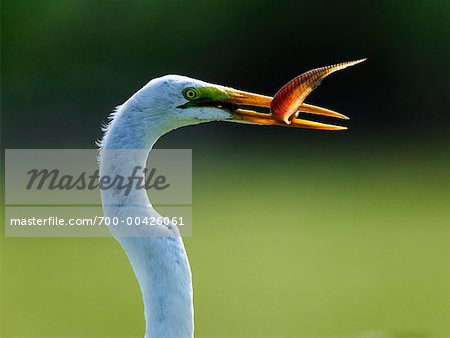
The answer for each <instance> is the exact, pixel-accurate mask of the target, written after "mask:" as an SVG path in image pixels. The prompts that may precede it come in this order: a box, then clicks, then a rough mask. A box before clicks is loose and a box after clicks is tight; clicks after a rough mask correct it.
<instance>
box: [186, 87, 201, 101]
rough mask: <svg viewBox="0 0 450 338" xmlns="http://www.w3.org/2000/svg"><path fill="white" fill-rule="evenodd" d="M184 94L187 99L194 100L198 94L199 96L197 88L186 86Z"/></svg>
mask: <svg viewBox="0 0 450 338" xmlns="http://www.w3.org/2000/svg"><path fill="white" fill-rule="evenodd" d="M183 96H184V97H185V98H186V99H187V100H193V99H195V98H197V96H198V92H197V89H195V88H186V89H184V90H183Z"/></svg>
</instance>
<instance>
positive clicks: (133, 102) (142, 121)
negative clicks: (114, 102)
mask: <svg viewBox="0 0 450 338" xmlns="http://www.w3.org/2000/svg"><path fill="white" fill-rule="evenodd" d="M355 63H357V62H350V63H344V64H339V65H336V66H330V67H323V68H318V69H316V70H312V71H310V72H307V73H305V74H307V75H305V74H303V75H301V76H300V77H297V78H295V79H294V80H292V81H291V82H290V83H288V84H287V85H286V86H285V87H283V89H282V90H280V92H279V95H278V94H277V96H276V97H275V99H274V103H273V104H272V111H274V114H273V115H271V114H264V113H258V112H255V111H252V110H247V109H243V108H242V107H249V106H253V107H270V106H271V103H272V98H271V97H268V96H263V95H259V94H253V93H248V92H243V91H239V90H235V89H232V88H228V87H223V86H219V85H214V84H210V83H206V82H203V81H199V80H195V79H191V78H188V77H184V76H178V75H167V76H163V77H160V78H157V79H153V80H151V81H150V82H149V83H147V85H145V86H144V87H143V88H142V89H140V90H139V91H138V92H136V93H135V94H134V95H133V96H132V97H131V98H130V99H128V100H127V101H126V102H125V103H124V104H123V105H122V106H120V107H119V108H118V109H117V110H116V112H115V113H113V115H112V116H111V121H110V123H109V124H108V125H107V126H106V127H105V128H104V131H105V134H104V137H103V139H102V141H101V142H100V147H101V151H100V155H99V162H100V176H105V175H108V176H111V175H122V176H123V177H127V176H129V173H130V172H132V171H133V168H135V167H136V166H140V167H142V168H144V167H145V166H146V161H147V157H148V155H149V153H150V151H151V149H152V146H153V145H154V143H155V142H156V141H157V140H158V138H159V137H161V136H162V135H164V134H166V133H168V132H169V131H171V130H173V129H176V128H179V127H182V126H187V125H194V124H198V123H203V122H211V121H233V122H242V123H249V124H262V125H282V126H289V127H300V128H310V129H322V130H342V129H346V128H344V127H340V126H335V125H329V124H323V123H318V122H312V121H307V120H302V119H298V118H296V117H297V115H298V112H307V113H313V114H319V115H327V116H334V117H338V118H346V117H345V116H344V115H341V114H338V113H336V112H333V111H331V110H328V109H324V108H320V107H316V106H312V105H307V104H305V103H303V100H304V98H305V97H306V95H307V94H309V92H311V91H312V90H313V89H314V88H315V87H316V86H317V85H318V84H319V83H320V81H321V80H322V78H324V77H325V76H326V75H328V74H330V73H331V72H332V71H335V70H339V69H343V68H345V67H347V66H349V65H353V64H355ZM308 74H309V75H308ZM302 76H303V77H302ZM277 102H278V103H277ZM290 102H294V105H295V106H294V108H293V107H292V104H291V105H290V104H289V103H290ZM283 107H286V108H285V109H284V108H283ZM288 115H289V116H288ZM120 149H124V151H115V150H120ZM135 150H137V151H135ZM102 203H103V209H104V213H105V216H107V217H110V218H112V217H119V218H121V219H124V218H125V217H128V216H132V217H133V218H134V217H142V218H144V217H159V216H160V215H159V214H158V213H157V211H156V210H155V209H154V208H153V207H152V205H151V203H150V200H149V198H148V196H147V194H146V191H145V190H132V191H131V192H129V194H124V193H123V191H120V190H118V189H108V190H102ZM110 230H111V231H112V233H113V234H114V235H115V237H116V239H117V240H118V241H119V243H120V244H121V246H122V247H123V249H124V250H125V252H126V254H127V256H128V258H129V261H130V263H131V265H132V266H133V270H134V272H135V275H136V277H137V280H138V282H139V285H140V288H141V292H142V297H143V302H144V312H145V321H146V332H145V337H152V338H176V337H180V338H188V337H193V333H194V318H193V314H194V309H193V299H192V297H193V291H192V280H191V271H190V267H189V262H188V258H187V255H186V251H185V248H184V245H183V241H182V238H181V236H180V234H179V230H178V228H177V227H176V226H175V225H173V224H170V225H169V226H164V225H162V226H157V227H156V229H155V228H152V229H150V228H149V227H141V228H139V229H138V230H137V231H139V232H140V233H139V234H138V236H123V235H120V234H119V233H118V230H117V228H114V227H110Z"/></svg>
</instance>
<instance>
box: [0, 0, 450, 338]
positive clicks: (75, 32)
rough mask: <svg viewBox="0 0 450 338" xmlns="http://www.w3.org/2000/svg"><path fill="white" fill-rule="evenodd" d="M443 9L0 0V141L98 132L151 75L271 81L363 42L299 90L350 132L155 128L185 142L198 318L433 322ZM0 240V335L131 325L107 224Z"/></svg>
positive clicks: (445, 218)
mask: <svg viewBox="0 0 450 338" xmlns="http://www.w3.org/2000/svg"><path fill="white" fill-rule="evenodd" d="M449 22H450V2H449V1H333V0H328V1H318V0H302V1H280V0H278V1H235V0H231V1H230V0H229V1H211V0H210V1H198V0H194V1H181V0H180V1H175V0H169V1H42V0H34V1H31V0H30V1H22V0H14V1H12V0H10V1H1V110H2V120H1V129H2V146H3V148H95V141H96V140H97V139H99V138H100V137H101V130H100V126H101V123H102V122H103V121H105V120H106V117H107V115H108V114H109V113H110V112H111V111H112V110H113V109H114V107H115V106H117V105H119V104H121V103H123V102H124V101H125V100H126V99H127V98H128V97H130V96H131V95H132V94H133V93H134V92H135V91H137V90H138V89H139V88H140V87H142V86H143V85H144V84H145V83H147V82H148V81H149V80H150V79H152V78H154V77H158V76H161V75H165V74H182V75H186V76H190V77H193V78H198V79H201V80H204V81H208V82H212V83H217V84H222V85H226V86H231V87H234V88H237V89H242V90H247V91H252V92H257V93H261V94H266V95H273V94H274V93H275V92H276V91H277V90H278V89H279V88H280V87H281V86H282V85H283V84H284V83H286V82H287V81H288V80H290V79H291V78H292V77H294V76H296V75H298V74H300V73H302V72H304V71H306V70H309V69H311V68H315V67H318V66H324V65H328V64H333V63H338V62H342V61H349V60H354V59H359V58H362V57H367V58H368V60H367V61H366V62H365V63H363V64H360V65H357V66H355V67H352V68H349V69H346V70H344V71H342V72H338V73H336V74H333V75H332V76H330V78H327V79H326V80H325V81H323V83H322V85H321V86H320V87H319V88H318V89H317V90H316V91H314V92H313V93H312V94H311V95H310V96H309V97H308V99H307V102H308V103H312V104H317V105H320V106H323V107H327V108H331V109H334V110H336V111H338V112H341V113H343V114H346V115H348V116H350V117H351V120H350V121H344V122H343V123H345V124H346V125H347V126H348V127H349V130H347V131H344V132H321V131H308V130H300V129H289V128H280V127H267V126H266V127H257V126H248V125H241V124H232V123H226V122H221V123H210V124H203V125H198V126H192V127H188V128H182V129H179V130H176V131H174V132H172V133H170V134H169V135H167V136H164V137H163V138H162V139H161V140H160V141H159V142H158V144H157V147H161V148H191V149H193V213H194V224H193V232H194V235H193V236H192V237H190V238H186V239H185V243H186V247H187V251H188V254H189V257H190V261H191V265H192V270H193V278H194V289H195V311H196V336H197V337H219V336H220V337H225V336H227V337H239V336H241V337H242V336H247V337H253V336H267V337H288V336H289V337H330V336H333V337H336V336H339V337H370V338H386V337H409V338H411V337H448V336H450V324H449V323H450V322H449V321H448V318H449V314H450V294H449V292H448V286H449V285H450V274H449V269H448V267H449V265H450V251H449V250H450V247H449V245H448V244H449V239H450V233H449V229H450V227H449V224H450V214H449V205H450V194H449V191H450V175H449V170H448V168H449V164H450V163H449V156H448V155H449V150H450V149H449V148H450V147H449V145H450V142H449V141H450V133H449V122H450V114H449V104H450V95H449V93H448V88H449V86H448V81H449V75H450V74H449V73H450V61H449V60H450V43H449V37H450V34H449V33H450V28H449V27H450V25H449ZM315 119H317V117H315ZM325 121H327V122H335V121H333V120H331V119H330V120H325ZM339 122H341V121H339ZM0 244H1V253H2V259H1V262H2V266H1V267H2V273H1V280H0V281H1V296H2V297H1V324H2V325H1V327H2V328H1V331H0V335H2V336H5V337H12V336H23V337H34V336H41V337H46V336H53V337H54V336H59V337H61V336H89V337H94V336H133V337H134V336H136V337H137V336H142V335H143V327H144V326H143V316H142V304H141V300H140V295H139V288H138V285H137V282H136V281H135V279H134V276H133V274H132V271H131V268H130V266H129V264H128V262H127V260H126V257H125V255H124V254H123V252H122V251H121V249H120V247H119V246H118V244H117V243H116V242H115V241H114V240H113V239H110V238H107V239H104V238H103V239H102V238H6V237H3V238H2V240H1V241H0Z"/></svg>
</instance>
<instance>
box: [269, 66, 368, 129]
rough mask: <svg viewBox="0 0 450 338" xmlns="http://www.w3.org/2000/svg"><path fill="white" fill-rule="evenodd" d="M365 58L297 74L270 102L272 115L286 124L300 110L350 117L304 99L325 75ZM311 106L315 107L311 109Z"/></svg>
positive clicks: (291, 120)
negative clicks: (311, 104) (316, 105)
mask: <svg viewBox="0 0 450 338" xmlns="http://www.w3.org/2000/svg"><path fill="white" fill-rule="evenodd" d="M365 60H367V59H366V58H364V59H359V60H355V61H348V62H342V63H338V64H335V65H331V66H325V67H320V68H315V69H312V70H309V71H307V72H306V73H303V74H300V75H299V76H296V77H295V78H293V79H292V80H291V81H289V82H288V83H286V84H285V85H284V86H283V87H282V88H281V89H280V90H279V91H278V92H277V93H276V94H275V96H274V97H273V99H272V101H271V103H270V113H271V115H272V117H273V118H274V119H276V120H278V121H281V122H284V123H286V124H291V123H292V122H293V121H294V122H296V120H297V119H296V118H297V116H298V114H299V113H300V112H305V113H311V114H319V115H326V116H331V117H335V118H339V119H346V120H348V119H349V118H348V117H347V116H345V115H343V114H340V113H337V112H335V111H332V110H329V109H325V108H320V110H318V109H317V107H314V106H310V105H308V104H306V103H304V101H305V99H306V97H307V96H308V95H309V94H310V93H311V92H312V91H313V90H314V89H316V88H317V87H318V86H319V85H320V83H321V82H322V80H323V79H324V78H325V77H327V76H328V75H330V74H332V73H334V72H336V71H338V70H342V69H345V68H347V67H350V66H354V65H356V64H358V63H361V62H364V61H365ZM311 107H313V108H314V109H311Z"/></svg>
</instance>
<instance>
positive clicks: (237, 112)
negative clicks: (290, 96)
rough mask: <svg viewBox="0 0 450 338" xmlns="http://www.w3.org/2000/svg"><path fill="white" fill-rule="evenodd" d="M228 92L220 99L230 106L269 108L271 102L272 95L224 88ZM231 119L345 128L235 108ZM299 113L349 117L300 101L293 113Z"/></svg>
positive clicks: (267, 123) (297, 126) (296, 126)
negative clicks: (224, 97) (288, 120)
mask: <svg viewBox="0 0 450 338" xmlns="http://www.w3.org/2000/svg"><path fill="white" fill-rule="evenodd" d="M225 91H226V93H227V94H228V98H227V99H224V100H222V101H223V102H225V103H228V104H231V105H232V106H238V107H242V106H244V107H263V108H269V109H270V105H271V103H272V97H270V96H265V95H259V94H254V93H249V92H244V91H240V90H235V89H231V88H226V89H225ZM232 113H233V120H237V121H242V122H244V123H251V124H262V125H277V126H283V127H294V128H307V129H318V130H345V129H347V127H341V126H337V125H333V124H325V123H320V122H314V121H309V120H304V119H299V118H297V117H294V118H292V119H291V120H290V122H291V123H290V124H287V123H285V122H283V121H280V120H278V119H276V118H275V117H274V116H273V115H272V114H271V113H268V114H267V113H260V112H257V111H254V110H249V109H244V108H236V109H234V110H232ZM299 113H308V114H315V115H322V116H329V117H335V118H338V119H344V120H348V119H349V118H348V117H347V116H345V115H342V114H340V113H337V112H335V111H333V110H329V109H326V108H322V107H317V106H313V105H310V104H306V103H302V104H301V105H300V107H299V108H298V111H297V113H296V114H295V115H298V114H299Z"/></svg>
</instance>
